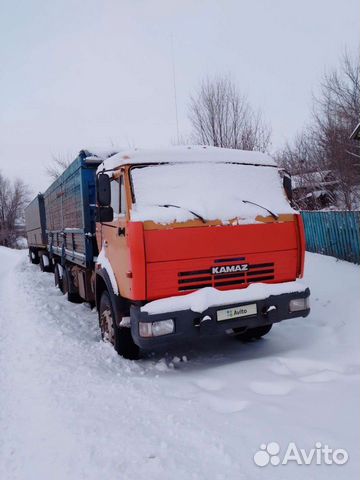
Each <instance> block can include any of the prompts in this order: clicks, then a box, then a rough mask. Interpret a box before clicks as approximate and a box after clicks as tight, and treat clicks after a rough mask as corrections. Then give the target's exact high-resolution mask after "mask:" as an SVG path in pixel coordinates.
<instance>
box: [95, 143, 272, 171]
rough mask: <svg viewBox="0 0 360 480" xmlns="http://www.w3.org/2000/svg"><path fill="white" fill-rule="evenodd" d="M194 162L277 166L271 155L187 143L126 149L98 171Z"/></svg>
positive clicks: (106, 162) (109, 159) (102, 165)
mask: <svg viewBox="0 0 360 480" xmlns="http://www.w3.org/2000/svg"><path fill="white" fill-rule="evenodd" d="M186 162H190V163H194V162H228V163H231V162H236V163H245V164H252V165H253V164H255V165H267V166H273V167H274V166H276V162H275V160H274V159H273V158H271V157H270V156H269V155H267V154H265V153H262V152H253V151H248V150H234V149H230V148H219V147H209V146H201V145H187V146H177V147H167V148H161V149H155V148H153V149H147V148H134V149H132V150H124V151H121V152H119V153H117V154H116V155H112V156H111V157H110V158H108V159H106V160H104V162H103V163H102V164H101V165H100V166H99V168H98V172H99V171H101V170H103V169H104V168H105V169H106V170H108V169H112V168H115V167H118V166H120V165H126V164H132V165H134V164H146V163H186Z"/></svg>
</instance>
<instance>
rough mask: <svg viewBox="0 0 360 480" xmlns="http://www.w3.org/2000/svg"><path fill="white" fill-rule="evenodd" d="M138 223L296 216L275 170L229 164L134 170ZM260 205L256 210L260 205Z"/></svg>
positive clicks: (136, 218) (249, 219)
mask: <svg viewBox="0 0 360 480" xmlns="http://www.w3.org/2000/svg"><path fill="white" fill-rule="evenodd" d="M131 177H132V185H133V194H134V200H135V203H134V205H133V208H132V212H131V219H132V220H133V221H146V220H153V221H155V222H158V223H172V222H184V221H187V220H192V219H195V218H199V217H201V218H202V219H205V220H206V221H208V220H221V221H223V222H224V223H226V222H228V221H229V220H231V219H234V218H238V219H239V220H245V221H254V220H255V217H256V216H258V215H261V216H263V217H264V216H269V215H270V213H269V211H271V212H274V213H275V214H276V215H278V214H280V213H295V212H294V210H292V208H291V207H290V205H289V203H288V201H287V199H286V196H285V193H284V190H283V187H282V181H281V179H280V175H279V172H278V170H277V169H276V168H273V167H264V166H252V165H238V164H229V163H178V164H162V165H148V166H145V167H141V168H133V169H132V170H131ZM255 204H256V205H255Z"/></svg>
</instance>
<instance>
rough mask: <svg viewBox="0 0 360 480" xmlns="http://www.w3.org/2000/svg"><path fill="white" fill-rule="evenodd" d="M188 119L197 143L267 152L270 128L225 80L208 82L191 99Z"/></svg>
mask: <svg viewBox="0 0 360 480" xmlns="http://www.w3.org/2000/svg"><path fill="white" fill-rule="evenodd" d="M189 119H190V121H191V124H192V127H193V133H192V137H193V139H194V141H195V142H196V143H201V144H205V145H212V146H215V147H226V148H235V149H242V150H260V151H266V150H267V148H268V147H269V144H270V137H271V129H270V128H269V126H268V125H266V124H265V122H264V121H263V118H262V114H261V112H260V111H255V110H253V109H252V107H251V106H250V103H249V101H248V99H247V97H246V96H244V95H241V94H240V92H239V91H238V89H237V87H236V86H235V84H234V83H233V82H232V81H231V79H230V78H228V77H223V78H217V79H214V80H210V79H207V80H205V81H203V82H202V84H201V85H200V88H199V90H198V92H197V93H196V95H195V96H192V97H191V98H190V105H189Z"/></svg>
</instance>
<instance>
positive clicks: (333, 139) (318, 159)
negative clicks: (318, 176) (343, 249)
mask: <svg viewBox="0 0 360 480" xmlns="http://www.w3.org/2000/svg"><path fill="white" fill-rule="evenodd" d="M359 120H360V61H359V56H358V55H357V56H356V57H352V56H351V55H349V53H348V52H345V53H344V54H343V56H342V58H341V61H340V64H339V67H338V68H336V69H333V70H331V71H330V72H327V73H325V74H324V75H323V79H322V82H321V85H320V88H319V92H318V94H317V95H315V96H314V98H313V111H312V121H311V122H310V124H309V125H308V126H307V127H306V128H305V129H304V130H303V131H302V132H301V133H300V134H299V135H297V136H296V137H295V139H294V141H293V142H292V143H291V144H287V145H286V146H285V148H284V149H283V150H282V151H281V152H280V153H279V154H278V160H279V161H280V163H281V164H282V165H283V166H285V168H288V170H289V171H290V172H291V173H293V174H296V175H300V176H303V177H304V181H305V182H306V176H307V175H308V174H309V173H312V172H322V171H332V172H333V173H334V175H335V176H336V181H337V188H336V193H337V196H338V205H339V206H342V205H343V206H345V208H346V209H348V210H351V209H353V208H356V207H357V206H358V202H359V198H358V197H359V192H360V186H359V185H360V168H359V165H360V146H359V144H358V143H357V142H356V141H354V140H351V139H350V134H351V132H352V131H353V130H354V128H355V126H356V124H357V123H358V122H359Z"/></svg>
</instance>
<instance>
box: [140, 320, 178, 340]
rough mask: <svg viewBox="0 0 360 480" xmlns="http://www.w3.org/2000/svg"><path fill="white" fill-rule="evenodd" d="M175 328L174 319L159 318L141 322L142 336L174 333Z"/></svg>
mask: <svg viewBox="0 0 360 480" xmlns="http://www.w3.org/2000/svg"><path fill="white" fill-rule="evenodd" d="M174 329H175V324H174V320H173V319H172V318H169V319H168V320H159V321H158V322H139V333H140V337H160V336H161V335H168V334H169V333H173V332H174Z"/></svg>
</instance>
